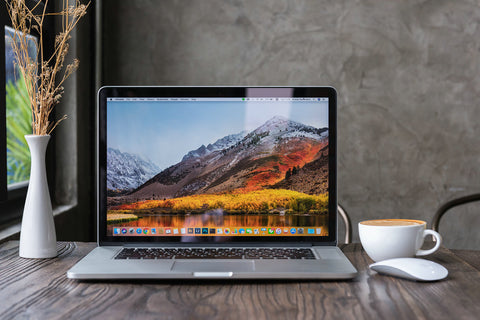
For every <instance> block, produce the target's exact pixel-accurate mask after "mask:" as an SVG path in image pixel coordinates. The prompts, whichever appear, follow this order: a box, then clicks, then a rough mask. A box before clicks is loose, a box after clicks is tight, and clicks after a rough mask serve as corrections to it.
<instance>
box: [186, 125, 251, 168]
mask: <svg viewBox="0 0 480 320" xmlns="http://www.w3.org/2000/svg"><path fill="white" fill-rule="evenodd" d="M246 134H247V132H246V131H242V132H239V133H235V134H230V135H228V136H225V137H223V138H220V139H218V140H217V141H215V142H214V143H210V144H208V145H207V146H206V147H205V145H203V144H202V145H201V146H200V147H199V148H198V149H196V150H192V151H189V152H188V153H187V154H186V155H185V156H184V157H183V159H182V161H185V160H188V159H193V158H198V157H203V156H205V155H207V154H210V153H212V152H215V151H218V150H224V149H227V148H230V147H231V146H233V145H235V144H236V143H237V142H239V141H241V140H242V139H243V138H244V137H245V136H246Z"/></svg>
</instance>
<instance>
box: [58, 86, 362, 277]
mask: <svg viewBox="0 0 480 320" xmlns="http://www.w3.org/2000/svg"><path fill="white" fill-rule="evenodd" d="M97 161H98V165H97V174H98V200H97V203H98V208H97V209H98V227H97V228H98V229H97V231H98V247H97V248H95V249H94V250H93V251H91V252H90V253H89V254H88V255H87V256H86V257H84V258H83V259H82V260H80V261H79V262H78V263H77V264H76V265H75V266H73V267H72V268H71V269H70V270H69V271H68V272H67V276H68V277H69V278H72V279H180V278H183V279H188V278H191V279H199V278H201V279H209V278H212V279H219V278H225V279H254V278H256V279H307V278H308V279H351V278H353V277H355V276H356V274H357V270H356V269H355V268H354V267H353V265H352V264H351V263H350V261H349V260H348V259H347V258H346V257H345V255H344V254H343V253H342V251H341V250H340V249H339V248H338V247H336V244H337V210H336V208H337V190H336V188H337V186H336V91H335V89H333V88H331V87H104V88H101V89H100V90H99V93H98V157H97ZM304 254H305V255H304Z"/></svg>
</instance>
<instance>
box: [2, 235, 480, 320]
mask: <svg viewBox="0 0 480 320" xmlns="http://www.w3.org/2000/svg"><path fill="white" fill-rule="evenodd" d="M94 247H95V244H94V243H59V244H58V250H59V256H58V257H57V258H54V259H46V260H33V259H23V258H19V257H18V242H17V241H11V242H7V243H5V244H3V245H1V246H0V318H1V319H127V318H138V319H390V318H395V319H478V315H480V305H479V301H480V271H479V266H478V265H474V263H473V265H472V262H466V261H465V260H463V259H462V258H460V256H458V255H456V254H455V252H452V251H450V250H447V249H445V248H442V249H441V250H440V251H438V252H437V253H435V254H434V255H432V256H430V257H429V258H430V259H431V260H433V261H436V262H439V263H441V264H442V265H444V266H445V267H446V268H447V269H448V270H449V277H448V278H447V279H446V280H444V281H439V282H433V283H421V282H415V281H409V280H403V279H399V278H393V277H388V276H382V275H379V274H376V273H375V272H373V271H370V270H369V269H368V264H370V263H372V261H371V260H370V259H369V258H368V257H367V255H366V254H365V252H364V251H363V250H362V248H361V245H359V244H351V245H347V246H344V247H343V251H344V252H345V254H346V255H347V257H348V258H349V259H350V260H351V261H352V263H353V264H354V265H355V266H356V267H357V269H358V270H359V275H358V276H357V278H355V279H354V280H350V281H223V280H222V281H193V280H191V281H178V280H175V281H108V282H107V281H102V282H99V281H76V280H70V279H67V277H66V272H67V270H68V269H69V268H70V267H71V266H73V265H74V264H75V263H76V262H77V261H78V260H79V259H81V258H82V257H83V256H85V255H86V254H87V253H88V252H89V251H90V250H91V249H93V248H94ZM472 253H473V255H475V254H476V253H477V252H476V251H472ZM463 254H465V252H463ZM477 256H478V255H477ZM474 261H475V260H474ZM476 261H477V262H478V260H476Z"/></svg>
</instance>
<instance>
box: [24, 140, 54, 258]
mask: <svg viewBox="0 0 480 320" xmlns="http://www.w3.org/2000/svg"><path fill="white" fill-rule="evenodd" d="M25 139H26V140H27V143H28V146H29V148H30V156H31V169H30V182H29V184H28V191H27V198H26V200H25V208H24V209H23V218H22V230H21V232H20V257H23V258H53V257H56V256H57V237H56V235H55V224H54V222H53V211H52V203H51V200H50V192H49V191H48V184H47V172H46V168H45V152H46V150H47V145H48V141H49V140H50V136H49V135H43V136H39V135H26V136H25Z"/></svg>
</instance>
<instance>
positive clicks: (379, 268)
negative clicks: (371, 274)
mask: <svg viewBox="0 0 480 320" xmlns="http://www.w3.org/2000/svg"><path fill="white" fill-rule="evenodd" d="M370 269H372V270H374V271H376V272H378V273H381V274H386V275H391V276H395V277H400V278H405V279H409V280H416V281H436V280H441V279H444V278H446V277H447V275H448V270H447V269H446V268H445V267H444V266H442V265H440V264H438V263H436V262H433V261H430V260H425V259H419V258H396V259H388V260H384V261H379V262H377V263H373V264H371V265H370Z"/></svg>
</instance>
